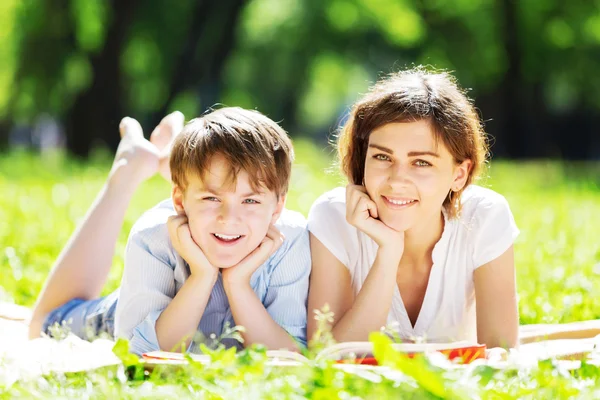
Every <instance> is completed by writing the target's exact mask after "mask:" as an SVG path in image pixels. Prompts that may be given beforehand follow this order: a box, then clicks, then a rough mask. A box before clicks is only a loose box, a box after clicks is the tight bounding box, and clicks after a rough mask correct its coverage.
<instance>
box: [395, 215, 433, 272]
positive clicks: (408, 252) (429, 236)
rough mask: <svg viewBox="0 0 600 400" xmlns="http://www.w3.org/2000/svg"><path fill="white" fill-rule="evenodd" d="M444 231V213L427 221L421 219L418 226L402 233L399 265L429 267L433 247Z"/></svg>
mask: <svg viewBox="0 0 600 400" xmlns="http://www.w3.org/2000/svg"><path fill="white" fill-rule="evenodd" d="M443 231H444V215H443V214H442V213H441V212H440V213H439V215H437V214H436V215H434V216H433V217H432V218H431V219H430V220H429V221H422V223H420V224H419V225H418V226H415V227H413V228H412V229H409V230H407V231H406V232H405V234H404V253H403V255H402V260H401V262H400V263H401V265H407V266H409V265H410V266H413V267H415V268H418V269H421V268H423V267H427V268H431V266H432V265H431V263H432V252H433V248H434V247H435V245H436V244H437V242H439V241H440V239H441V237H442V232H443Z"/></svg>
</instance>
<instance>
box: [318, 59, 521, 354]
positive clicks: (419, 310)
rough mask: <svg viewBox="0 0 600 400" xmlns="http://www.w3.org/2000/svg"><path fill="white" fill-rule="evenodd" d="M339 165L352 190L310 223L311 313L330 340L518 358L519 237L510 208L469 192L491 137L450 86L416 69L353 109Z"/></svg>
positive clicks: (332, 196)
mask: <svg viewBox="0 0 600 400" xmlns="http://www.w3.org/2000/svg"><path fill="white" fill-rule="evenodd" d="M338 153H339V161H340V164H341V167H342V171H343V172H344V174H345V175H346V177H347V178H348V181H349V183H350V184H349V185H348V186H347V187H346V188H337V189H334V190H333V191H331V192H329V193H326V194H324V195H323V196H321V197H320V198H319V199H318V200H317V201H316V202H315V204H314V205H313V207H312V209H311V211H310V214H309V222H308V224H309V230H310V234H311V235H310V238H311V251H312V260H313V270H312V275H311V287H310V293H309V310H314V309H320V308H322V307H323V306H324V305H325V304H328V305H329V307H330V309H331V311H333V313H334V317H333V327H332V333H333V336H334V337H335V339H336V340H337V341H363V340H368V335H369V333H370V332H372V331H378V330H379V329H380V328H381V327H382V326H384V325H397V329H398V334H399V335H400V337H401V338H403V339H405V340H413V339H415V338H417V337H423V338H425V339H426V340H427V341H437V342H448V341H458V340H469V341H473V342H475V341H478V342H479V343H483V344H486V345H487V346H488V347H497V346H499V347H515V346H516V345H517V344H518V311H517V298H516V288H515V266H514V259H513V241H514V239H515V238H516V237H517V235H518V233H519V231H518V229H517V227H516V225H515V222H514V219H513V216H512V213H511V211H510V208H509V206H508V203H507V202H506V200H505V199H504V197H502V196H501V195H499V194H498V193H495V192H494V191H492V190H489V189H485V188H482V187H479V186H475V185H474V184H473V182H475V180H476V179H477V178H478V176H479V175H480V173H481V171H482V169H483V167H484V164H485V162H486V156H487V147H486V137H485V133H484V131H483V128H482V124H481V121H480V119H479V116H478V115H477V112H476V110H475V108H474V106H473V103H472V102H471V101H470V100H469V99H468V98H467V97H466V95H465V94H464V92H463V91H462V90H461V89H460V88H459V87H458V86H457V84H456V82H455V80H454V78H453V77H452V76H451V75H449V74H448V73H435V72H428V71H427V70H425V69H423V68H416V69H413V70H408V71H403V72H399V73H396V74H392V75H391V76H389V77H388V78H386V79H383V80H381V81H380V82H378V83H377V84H376V85H375V86H374V87H373V89H372V90H371V91H370V92H369V93H367V94H366V95H365V96H364V97H363V98H362V99H360V100H359V101H358V102H357V103H356V104H355V105H354V107H353V108H352V112H351V114H350V117H349V119H348V122H347V123H346V125H345V126H344V127H343V128H342V131H341V134H340V137H339V141H338ZM315 330H316V322H315V321H314V319H313V318H309V320H308V337H311V335H312V334H313V333H314V332H315Z"/></svg>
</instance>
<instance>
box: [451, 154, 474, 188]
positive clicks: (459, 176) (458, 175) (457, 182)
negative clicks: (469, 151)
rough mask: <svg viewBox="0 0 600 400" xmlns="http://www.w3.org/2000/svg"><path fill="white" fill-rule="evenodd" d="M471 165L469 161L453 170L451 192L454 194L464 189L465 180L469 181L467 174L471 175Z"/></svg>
mask: <svg viewBox="0 0 600 400" xmlns="http://www.w3.org/2000/svg"><path fill="white" fill-rule="evenodd" d="M472 165H473V162H472V161H471V160H469V159H467V160H464V161H463V162H462V163H460V164H457V165H456V167H455V168H454V180H453V182H452V190H453V191H454V192H458V191H460V190H461V189H462V188H464V187H465V185H466V184H467V180H468V179H469V174H470V173H471V167H472Z"/></svg>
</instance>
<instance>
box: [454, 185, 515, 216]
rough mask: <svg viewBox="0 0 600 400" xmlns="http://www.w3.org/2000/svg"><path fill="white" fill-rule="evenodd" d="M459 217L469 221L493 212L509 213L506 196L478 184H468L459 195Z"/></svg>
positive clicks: (491, 214) (493, 213) (490, 214)
mask: <svg viewBox="0 0 600 400" xmlns="http://www.w3.org/2000/svg"><path fill="white" fill-rule="evenodd" d="M461 207H462V208H461V213H460V219H461V220H462V221H463V222H466V223H470V222H473V220H476V219H482V218H483V219H486V218H488V217H489V216H493V215H495V214H498V213H500V214H505V213H506V212H507V211H508V213H510V207H509V205H508V201H507V200H506V198H505V197H504V196H503V195H501V194H500V193H498V192H496V191H494V190H492V189H489V188H485V187H482V186H478V185H469V186H468V187H467V188H466V189H465V190H464V191H463V194H462V196H461Z"/></svg>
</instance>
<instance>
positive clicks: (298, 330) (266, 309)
mask: <svg viewBox="0 0 600 400" xmlns="http://www.w3.org/2000/svg"><path fill="white" fill-rule="evenodd" d="M270 267H272V268H273V273H272V275H271V279H270V282H269V283H268V287H267V293H266V296H265V300H264V303H263V302H261V300H260V299H259V298H258V297H257V295H256V293H255V292H254V291H253V289H252V287H251V286H250V279H249V278H248V279H245V280H243V281H232V280H228V279H225V276H224V282H223V284H224V288H225V292H226V293H227V297H228V299H229V304H230V307H231V312H232V315H233V319H234V321H235V323H236V324H237V325H241V326H243V327H244V328H245V332H244V333H243V337H244V346H249V345H251V344H253V343H260V344H263V345H265V346H266V347H267V348H269V349H281V348H288V349H297V342H299V343H300V344H301V345H306V298H307V293H308V279H309V276H310V251H309V243H308V232H307V231H306V230H305V231H303V232H302V233H301V234H300V235H298V236H297V237H295V238H292V240H291V241H286V242H285V243H284V244H283V245H282V247H281V248H280V249H279V251H278V252H277V253H276V254H275V256H274V257H273V259H272V260H271V265H270ZM236 268H237V267H236Z"/></svg>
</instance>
